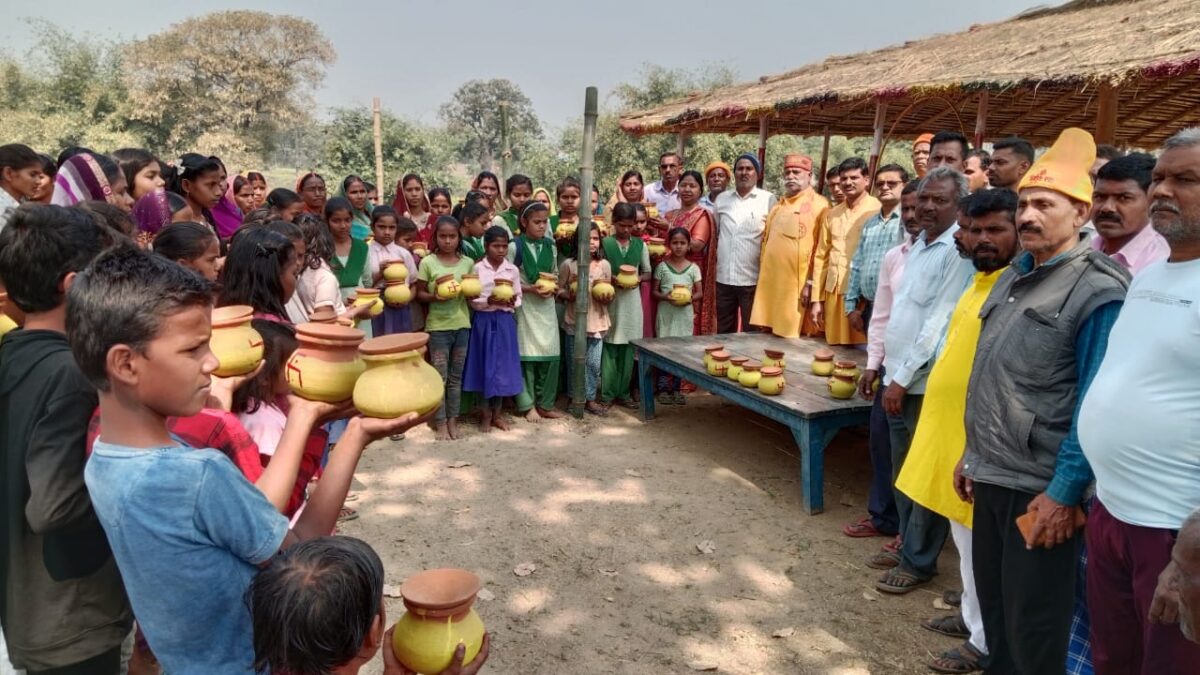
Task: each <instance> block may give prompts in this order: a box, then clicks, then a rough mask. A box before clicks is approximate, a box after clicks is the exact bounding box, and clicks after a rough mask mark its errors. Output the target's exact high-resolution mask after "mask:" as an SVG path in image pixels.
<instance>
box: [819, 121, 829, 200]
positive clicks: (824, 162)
mask: <svg viewBox="0 0 1200 675" xmlns="http://www.w3.org/2000/svg"><path fill="white" fill-rule="evenodd" d="M828 171H829V127H825V140H823V141H821V173H820V175H819V176H818V178H817V192H818V193H819V194H825V174H826V173H827V172H828Z"/></svg>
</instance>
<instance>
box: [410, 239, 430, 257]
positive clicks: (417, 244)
mask: <svg viewBox="0 0 1200 675" xmlns="http://www.w3.org/2000/svg"><path fill="white" fill-rule="evenodd" d="M412 254H413V255H415V256H417V258H418V259H419V258H424V257H425V256H427V255H429V246H428V245H426V244H425V242H423V241H414V242H413V245H412Z"/></svg>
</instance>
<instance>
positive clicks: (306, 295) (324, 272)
mask: <svg viewBox="0 0 1200 675" xmlns="http://www.w3.org/2000/svg"><path fill="white" fill-rule="evenodd" d="M318 307H332V308H333V311H334V313H335V314H339V315H340V314H342V313H344V312H345V311H346V304H345V302H343V301H342V289H341V288H339V287H338V280H337V276H335V275H334V273H333V270H332V269H330V267H329V265H328V264H326V263H325V262H324V261H322V262H321V266H320V267H318V268H316V269H313V268H311V267H305V268H304V271H302V272H301V273H300V278H299V279H297V280H296V291H295V292H294V293H292V297H291V298H290V299H289V300H288V301H287V305H286V306H285V307H284V309H285V310H287V315H288V319H289V320H290V321H291V322H292V323H295V324H300V323H308V315H309V314H312V313H313V311H315V310H316V309H317V308H318Z"/></svg>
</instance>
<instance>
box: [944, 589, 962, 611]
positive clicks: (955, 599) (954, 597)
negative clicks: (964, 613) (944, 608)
mask: <svg viewBox="0 0 1200 675" xmlns="http://www.w3.org/2000/svg"><path fill="white" fill-rule="evenodd" d="M942 602H944V603H946V604H947V605H950V606H951V607H962V591H956V590H954V589H952V588H947V589H946V590H944V591H942Z"/></svg>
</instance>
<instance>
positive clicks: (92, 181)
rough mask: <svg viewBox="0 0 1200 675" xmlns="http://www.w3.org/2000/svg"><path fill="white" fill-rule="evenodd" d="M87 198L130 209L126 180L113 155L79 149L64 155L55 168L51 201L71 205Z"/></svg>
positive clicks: (125, 209) (131, 205) (127, 211)
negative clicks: (80, 150)
mask: <svg viewBox="0 0 1200 675" xmlns="http://www.w3.org/2000/svg"><path fill="white" fill-rule="evenodd" d="M86 201H99V202H108V203H109V204H113V205H115V206H119V207H120V208H121V210H122V211H124V212H126V213H129V212H130V211H132V210H133V197H131V196H130V195H129V183H128V182H127V181H126V180H125V174H124V173H122V172H121V167H120V166H119V165H118V164H117V163H116V162H115V161H113V159H112V158H110V157H107V156H105V155H101V154H99V153H96V154H93V153H90V152H81V153H79V154H77V155H72V156H71V157H69V158H67V160H66V161H64V162H63V163H62V166H60V167H59V168H58V175H56V176H55V177H54V195H53V196H52V197H51V198H50V203H51V204H55V205H57V206H72V205H75V204H78V203H79V202H86Z"/></svg>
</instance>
